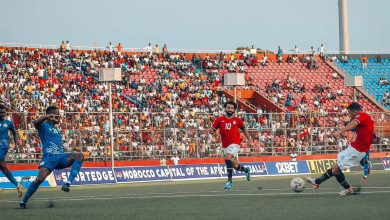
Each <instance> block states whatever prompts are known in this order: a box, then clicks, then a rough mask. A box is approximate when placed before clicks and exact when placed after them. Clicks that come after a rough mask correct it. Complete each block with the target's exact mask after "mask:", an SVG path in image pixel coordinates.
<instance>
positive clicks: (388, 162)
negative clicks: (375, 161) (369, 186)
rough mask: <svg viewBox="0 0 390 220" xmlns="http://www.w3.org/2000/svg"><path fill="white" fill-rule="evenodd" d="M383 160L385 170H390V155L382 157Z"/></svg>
mask: <svg viewBox="0 0 390 220" xmlns="http://www.w3.org/2000/svg"><path fill="white" fill-rule="evenodd" d="M382 162H383V166H384V167H385V170H390V157H386V158H382Z"/></svg>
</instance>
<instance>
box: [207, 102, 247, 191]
mask: <svg viewBox="0 0 390 220" xmlns="http://www.w3.org/2000/svg"><path fill="white" fill-rule="evenodd" d="M224 108H225V113H226V115H222V116H220V117H218V118H216V119H215V120H214V123H213V127H212V129H211V130H210V133H211V134H213V133H214V132H215V131H216V130H218V129H219V133H220V135H221V140H222V147H223V148H224V155H225V163H226V167H227V172H228V181H227V182H226V184H225V187H224V188H225V189H231V188H232V187H233V181H232V177H233V168H234V169H235V170H237V171H241V172H245V174H246V178H247V180H248V181H250V180H251V176H250V168H249V167H246V168H245V167H244V166H242V165H241V164H240V163H239V162H238V160H237V156H238V152H239V151H240V144H241V136H240V130H242V131H243V132H244V134H245V137H246V138H247V140H248V142H249V143H250V142H251V138H250V136H249V134H248V132H247V131H246V129H245V126H244V124H243V122H242V120H241V119H240V118H238V117H235V116H234V112H235V111H236V110H237V104H236V103H235V102H233V101H228V102H226V103H225V104H224Z"/></svg>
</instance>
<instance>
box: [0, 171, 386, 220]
mask: <svg viewBox="0 0 390 220" xmlns="http://www.w3.org/2000/svg"><path fill="white" fill-rule="evenodd" d="M293 177H296V176H282V177H257V178H253V179H252V181H250V182H247V181H246V180H244V179H235V180H234V187H233V189H232V190H224V189H223V185H224V182H225V180H207V181H181V182H153V183H132V184H120V185H100V186H80V187H73V188H72V191H71V192H70V193H64V192H61V191H60V188H42V189H39V190H38V192H37V193H36V194H35V195H34V196H33V197H32V199H31V200H30V202H29V204H28V209H18V199H17V194H16V191H14V190H5V191H3V192H2V193H0V210H1V211H0V219H224V220H226V219H310V220H312V219H332V220H334V219H388V218H389V216H390V208H389V204H390V175H389V172H385V171H376V172H374V173H373V174H372V175H371V176H370V177H369V182H368V183H366V184H364V185H363V186H362V187H361V191H360V193H358V194H356V195H349V196H345V197H339V196H338V195H337V192H338V190H339V189H340V186H339V185H338V183H337V181H336V179H335V178H332V179H330V180H328V181H327V182H325V183H323V184H322V185H321V188H320V189H319V190H313V189H311V186H309V185H306V186H307V189H305V190H304V191H303V192H302V193H295V192H293V191H291V190H290V189H289V188H288V186H289V182H290V180H291V179H292V178H293ZM302 177H303V176H302ZM346 177H347V179H348V180H349V182H350V184H351V185H352V186H355V189H356V188H357V186H360V185H361V184H360V177H361V173H360V172H355V173H347V174H346Z"/></svg>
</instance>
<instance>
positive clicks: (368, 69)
mask: <svg viewBox="0 0 390 220" xmlns="http://www.w3.org/2000/svg"><path fill="white" fill-rule="evenodd" d="M366 60H367V61H365V62H366V64H365V66H364V65H363V61H362V59H350V60H348V62H342V61H341V60H337V62H336V65H337V67H339V68H340V69H341V70H342V71H343V72H344V73H345V74H347V75H349V76H363V85H364V89H365V90H366V91H367V92H368V94H370V95H371V96H372V97H373V98H375V99H376V100H377V101H378V102H379V103H381V104H382V105H384V106H386V107H387V109H388V110H390V96H389V95H388V94H389V92H390V60H389V59H388V58H386V59H382V58H381V57H377V58H371V59H369V58H368V59H366ZM385 93H387V94H385Z"/></svg>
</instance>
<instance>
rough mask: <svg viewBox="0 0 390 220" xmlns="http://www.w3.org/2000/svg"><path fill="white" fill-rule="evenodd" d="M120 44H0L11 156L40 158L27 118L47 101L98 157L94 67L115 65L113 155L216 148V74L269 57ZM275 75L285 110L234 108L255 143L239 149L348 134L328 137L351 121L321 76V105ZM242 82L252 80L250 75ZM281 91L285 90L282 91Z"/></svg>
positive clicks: (73, 136)
mask: <svg viewBox="0 0 390 220" xmlns="http://www.w3.org/2000/svg"><path fill="white" fill-rule="evenodd" d="M122 48H123V47H122V45H121V44H118V45H117V46H116V47H114V46H113V45H112V43H110V44H109V46H108V47H107V49H106V50H93V51H79V50H72V47H71V45H70V43H69V42H63V43H62V44H61V46H60V47H59V49H58V50H49V49H28V48H2V49H0V58H1V60H0V93H1V96H0V100H1V101H2V102H4V103H5V104H7V105H8V107H10V108H11V110H12V111H15V112H21V113H22V114H13V115H12V116H13V117H14V118H15V119H16V120H15V123H16V125H17V126H18V127H19V128H20V130H19V136H20V137H21V138H20V139H21V141H22V143H23V144H21V146H23V148H22V149H15V153H14V154H11V157H12V158H13V159H18V160H30V159H31V160H35V159H39V156H40V151H41V150H40V147H39V146H40V143H39V141H38V138H37V135H36V133H35V132H32V131H33V128H32V125H31V123H28V122H30V121H31V120H32V119H34V118H36V117H38V115H39V113H40V112H43V111H44V109H45V107H47V106H49V105H56V106H59V107H60V109H61V110H62V113H63V118H62V123H61V125H62V130H63V132H64V140H65V147H66V148H67V149H68V150H69V151H72V150H76V151H82V152H85V154H87V156H88V157H89V158H91V159H95V160H104V159H105V158H107V157H110V156H111V148H110V147H108V146H109V145H110V143H108V141H107V140H109V136H108V129H109V125H108V116H107V112H108V106H109V105H108V86H107V84H104V83H99V82H98V80H97V79H98V71H99V68H101V67H120V68H122V82H120V83H116V84H115V85H114V88H113V109H114V112H116V113H115V114H114V128H115V135H114V136H115V137H116V138H115V144H114V147H115V155H114V156H115V157H116V158H118V159H129V158H131V159H134V158H161V157H165V156H170V155H174V154H177V155H180V156H181V157H182V158H183V157H196V156H205V157H210V156H218V155H219V154H220V152H221V148H220V146H219V144H217V143H218V141H216V139H215V138H214V137H212V136H211V135H209V134H208V132H207V129H208V128H209V127H210V124H211V121H212V118H214V117H215V116H217V115H219V114H221V113H222V104H223V103H224V102H225V101H226V100H227V98H226V96H225V94H224V91H223V88H222V86H221V81H222V77H223V74H224V73H226V72H246V69H247V67H248V66H262V65H266V64H267V63H269V62H273V61H271V60H269V59H267V58H264V57H266V56H263V60H264V59H266V61H263V60H260V61H259V60H257V58H256V56H255V54H256V53H254V52H253V50H244V51H243V52H242V53H240V54H238V55H235V54H230V55H227V54H222V53H220V54H217V55H216V56H215V57H210V56H208V55H205V56H203V57H200V56H199V55H196V54H194V55H193V56H192V57H188V56H186V55H185V54H181V53H169V52H168V48H167V46H166V45H164V47H163V48H162V52H160V49H159V48H158V45H156V47H153V48H152V47H151V44H149V45H148V46H146V47H145V48H144V50H145V51H144V52H141V53H125V52H123V51H122ZM252 49H253V47H252ZM311 57H312V56H311ZM310 59H312V58H310V57H309V59H307V60H303V62H311V63H310V64H309V65H308V68H314V69H315V65H313V62H315V60H314V61H313V59H312V61H310ZM292 61H293V62H295V61H294V58H292ZM276 62H283V60H280V59H278V60H277V61H276ZM280 80H281V79H275V81H274V82H273V83H272V85H270V86H269V87H267V91H269V92H273V93H275V94H276V95H275V96H273V98H272V99H274V101H276V102H278V101H279V100H280V99H282V98H283V100H285V107H286V109H288V111H287V113H286V114H280V115H276V114H271V113H270V112H268V111H267V109H259V110H258V112H257V113H256V114H246V113H245V112H244V111H243V110H240V113H239V115H241V117H243V118H244V119H245V121H246V122H247V124H248V127H249V129H250V131H251V133H252V135H253V140H256V141H255V143H254V144H253V145H254V146H259V147H256V148H249V147H247V146H246V143H244V148H245V150H244V151H243V154H246V155H254V154H256V155H259V154H269V155H277V154H287V153H289V152H290V151H291V150H293V149H294V150H297V152H303V153H306V154H310V153H312V152H313V151H319V150H321V151H337V148H338V147H343V146H345V144H346V143H347V141H346V140H347V138H348V137H344V138H343V139H342V140H339V141H338V142H337V141H336V140H335V139H334V138H333V139H332V137H329V136H328V134H329V132H331V128H327V127H334V126H336V127H337V126H339V125H340V124H342V123H346V122H347V121H349V118H348V116H347V115H346V114H345V113H346V112H345V109H344V108H343V106H340V107H337V106H335V108H334V109H333V110H334V111H331V112H329V111H326V110H324V109H322V108H321V107H320V103H321V101H322V99H324V96H323V95H322V93H326V96H325V99H331V98H334V97H335V96H336V95H342V91H341V92H339V91H337V94H334V93H332V92H331V91H328V90H327V87H326V85H324V86H323V87H322V86H318V88H317V89H318V91H317V90H315V91H313V92H316V93H319V94H318V96H317V97H318V98H317V99H316V100H315V101H314V102H318V103H319V104H318V108H317V109H309V107H308V106H307V105H306V103H307V100H305V99H304V98H302V99H301V100H300V102H299V103H291V100H292V99H293V94H294V93H305V92H306V91H307V90H308V88H305V85H303V84H301V83H299V82H297V81H296V80H295V79H293V78H292V77H289V76H288V77H287V79H286V80H285V81H284V82H281V81H280ZM246 81H247V84H248V85H251V78H250V77H249V76H248V75H247V77H246ZM280 90H289V91H291V92H290V93H288V95H287V97H285V99H284V97H281V95H280V94H281V93H280ZM289 100H290V103H289ZM344 107H345V106H344ZM293 127H294V129H293ZM319 127H325V128H319ZM320 146H326V147H320ZM387 147H388V146H387Z"/></svg>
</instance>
